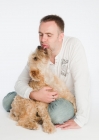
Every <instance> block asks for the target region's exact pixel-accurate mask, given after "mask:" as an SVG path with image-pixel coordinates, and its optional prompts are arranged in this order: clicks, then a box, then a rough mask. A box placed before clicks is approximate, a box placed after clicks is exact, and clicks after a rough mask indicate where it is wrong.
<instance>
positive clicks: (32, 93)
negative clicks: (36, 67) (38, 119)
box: [29, 91, 36, 100]
mask: <svg viewBox="0 0 99 140" xmlns="http://www.w3.org/2000/svg"><path fill="white" fill-rule="evenodd" d="M29 98H30V99H32V100H36V99H35V91H31V92H30V95H29Z"/></svg>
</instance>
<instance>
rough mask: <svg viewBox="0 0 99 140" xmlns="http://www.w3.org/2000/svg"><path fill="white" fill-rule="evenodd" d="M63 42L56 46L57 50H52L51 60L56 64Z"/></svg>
mask: <svg viewBox="0 0 99 140" xmlns="http://www.w3.org/2000/svg"><path fill="white" fill-rule="evenodd" d="M61 47H62V44H61V45H60V46H59V47H58V48H56V50H53V51H51V56H50V61H51V62H52V63H53V64H55V57H56V56H57V55H58V54H59V52H60V50H61Z"/></svg>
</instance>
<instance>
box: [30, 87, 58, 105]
mask: <svg viewBox="0 0 99 140" xmlns="http://www.w3.org/2000/svg"><path fill="white" fill-rule="evenodd" d="M51 90H52V88H51V87H48V86H46V87H43V88H41V89H40V90H38V91H32V92H31V93H30V96H29V97H30V99H35V100H37V101H41V102H45V103H50V102H52V101H55V99H56V98H57V97H58V93H57V92H56V91H51Z"/></svg>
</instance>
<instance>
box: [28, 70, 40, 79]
mask: <svg viewBox="0 0 99 140" xmlns="http://www.w3.org/2000/svg"><path fill="white" fill-rule="evenodd" d="M30 77H31V78H32V80H34V81H40V79H39V70H31V71H30Z"/></svg>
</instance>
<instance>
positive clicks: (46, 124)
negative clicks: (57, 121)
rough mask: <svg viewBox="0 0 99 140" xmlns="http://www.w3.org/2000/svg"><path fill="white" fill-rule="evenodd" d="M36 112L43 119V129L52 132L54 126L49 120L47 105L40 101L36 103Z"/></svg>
mask: <svg viewBox="0 0 99 140" xmlns="http://www.w3.org/2000/svg"><path fill="white" fill-rule="evenodd" d="M37 104H38V105H37V108H38V114H39V116H40V117H41V119H42V121H43V124H42V126H43V131H44V132H47V133H53V132H54V131H55V126H54V125H53V123H52V122H51V118H50V116H49V114H48V105H47V104H45V103H42V102H38V103H37Z"/></svg>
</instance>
